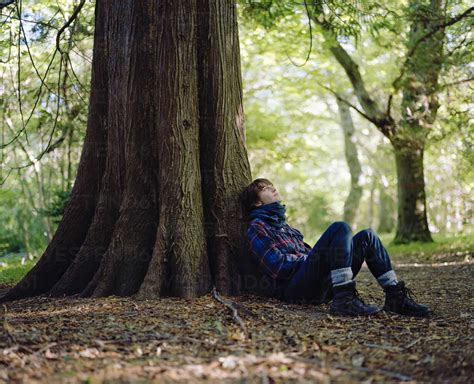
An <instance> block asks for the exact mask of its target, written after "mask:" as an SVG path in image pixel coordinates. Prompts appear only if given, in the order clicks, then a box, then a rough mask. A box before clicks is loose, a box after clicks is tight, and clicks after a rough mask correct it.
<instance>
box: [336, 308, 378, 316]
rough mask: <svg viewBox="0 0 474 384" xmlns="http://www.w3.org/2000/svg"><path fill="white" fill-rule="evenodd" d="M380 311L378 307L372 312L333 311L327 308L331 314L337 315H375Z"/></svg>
mask: <svg viewBox="0 0 474 384" xmlns="http://www.w3.org/2000/svg"><path fill="white" fill-rule="evenodd" d="M380 311H382V310H381V309H380V308H379V309H377V310H376V311H374V312H368V313H367V312H366V313H360V312H352V311H333V310H331V309H330V310H329V313H330V314H331V315H339V316H370V315H375V314H377V313H379V312H380Z"/></svg>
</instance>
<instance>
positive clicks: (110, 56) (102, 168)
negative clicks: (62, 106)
mask: <svg viewBox="0 0 474 384" xmlns="http://www.w3.org/2000/svg"><path fill="white" fill-rule="evenodd" d="M208 4H209V5H208ZM198 34H199V41H198ZM94 39H95V40H94V41H95V48H94V62H93V77H92V94H91V107H90V108H91V112H90V117H89V125H88V130H87V135H86V142H85V144H84V151H83V155H82V157H81V163H80V166H79V172H78V176H77V179H76V182H75V185H74V189H73V192H72V196H71V200H70V203H69V204H68V206H67V207H66V213H65V215H64V218H63V220H62V221H61V223H60V224H59V227H58V232H57V233H56V235H55V238H54V239H53V241H52V243H51V244H50V246H49V247H48V249H47V251H46V252H45V254H44V255H43V257H42V258H41V259H40V261H39V262H38V265H37V266H36V267H35V268H34V269H33V270H32V271H31V272H30V273H29V274H28V276H26V277H25V279H24V281H23V282H22V284H21V285H18V286H17V287H15V288H13V289H12V290H11V291H10V292H9V293H8V294H7V296H6V297H5V298H4V300H11V299H15V298H20V297H24V296H31V295H35V294H41V293H45V292H49V293H50V294H51V295H54V296H57V295H64V294H66V295H69V294H74V293H82V295H83V296H90V295H92V296H104V295H111V294H116V295H122V296H125V295H132V294H137V297H138V298H152V297H157V296H163V295H177V296H183V297H193V296H196V295H201V294H204V293H206V292H208V291H209V290H210V288H211V286H212V280H213V278H212V276H211V270H212V272H213V273H214V280H215V282H216V284H217V286H218V287H219V288H220V289H222V290H223V291H225V292H226V293H230V292H235V293H236V292H237V291H238V289H239V287H240V286H239V281H240V278H239V272H240V269H239V268H238V266H239V265H240V264H241V263H242V260H241V259H242V258H246V254H245V242H244V241H243V239H244V233H245V232H244V230H243V225H242V212H241V207H240V204H239V193H240V191H241V190H242V188H243V187H244V186H245V185H246V184H247V183H248V181H249V179H250V167H249V163H248V160H247V154H246V149H245V140H244V131H243V112H242V86H241V78H240V65H239V62H238V60H239V46H238V38H237V26H236V14H235V7H234V5H233V4H232V3H231V2H230V1H227V0H219V1H217V2H216V1H209V3H207V2H204V1H203V0H200V7H199V12H198V8H197V4H196V0H187V1H184V2H174V1H171V0H153V1H152V0H136V1H133V0H127V1H122V2H120V3H117V2H115V1H112V0H98V1H97V5H96V32H95V37H94ZM221 64H222V65H221ZM199 112H201V119H200V117H199ZM86 191H87V192H89V194H87V195H86ZM203 196H204V198H203ZM86 197H87V199H88V200H87V199H86ZM203 200H204V204H203ZM86 203H87V204H86ZM204 205H205V206H204ZM205 224H207V225H205ZM206 229H207V231H206ZM206 235H207V240H206ZM56 238H59V239H60V240H61V241H62V242H61V243H60V245H61V246H62V247H61V248H60V249H61V250H62V251H63V252H68V253H67V255H68V256H67V258H64V257H63V258H61V259H58V258H57V257H54V256H56V254H54V253H52V250H53V251H54V249H56V248H54V247H53V245H54V244H55V241H56V242H58V241H59V240H55V239H56ZM51 247H53V248H51ZM50 248H51V249H52V250H50ZM50 254H53V258H51V256H50ZM208 255H210V258H211V261H212V262H211V265H210V263H209V257H208ZM238 263H239V265H237V264H238ZM36 281H40V282H41V285H38V284H36ZM25 287H26V288H25Z"/></svg>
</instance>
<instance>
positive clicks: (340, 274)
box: [331, 267, 353, 287]
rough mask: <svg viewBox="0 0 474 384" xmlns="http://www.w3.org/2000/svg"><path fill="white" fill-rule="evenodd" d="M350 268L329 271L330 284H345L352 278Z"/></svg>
mask: <svg viewBox="0 0 474 384" xmlns="http://www.w3.org/2000/svg"><path fill="white" fill-rule="evenodd" d="M352 276H353V275H352V268H349V267H347V268H339V269H334V270H332V271H331V282H332V286H333V287H335V286H338V285H344V284H347V283H348V282H349V281H351V279H352Z"/></svg>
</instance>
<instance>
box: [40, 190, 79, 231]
mask: <svg viewBox="0 0 474 384" xmlns="http://www.w3.org/2000/svg"><path fill="white" fill-rule="evenodd" d="M71 191H72V187H71V188H69V189H68V190H66V191H62V190H55V191H53V199H52V201H51V203H50V204H49V206H48V207H46V208H45V209H41V210H40V213H41V214H43V215H44V216H47V217H51V218H53V221H54V222H55V223H56V224H58V223H59V222H60V221H61V218H62V216H63V214H64V209H65V208H66V205H67V203H68V201H69V197H70V196H71Z"/></svg>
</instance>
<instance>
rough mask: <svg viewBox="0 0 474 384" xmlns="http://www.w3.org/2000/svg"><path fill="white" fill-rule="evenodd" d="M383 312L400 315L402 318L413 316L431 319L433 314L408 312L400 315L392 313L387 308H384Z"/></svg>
mask: <svg viewBox="0 0 474 384" xmlns="http://www.w3.org/2000/svg"><path fill="white" fill-rule="evenodd" d="M383 310H384V311H385V312H388V313H392V314H394V315H400V316H412V317H430V316H431V315H432V312H431V311H428V312H421V313H417V312H406V313H400V312H394V311H392V310H391V309H389V308H387V307H385V306H384V307H383Z"/></svg>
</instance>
